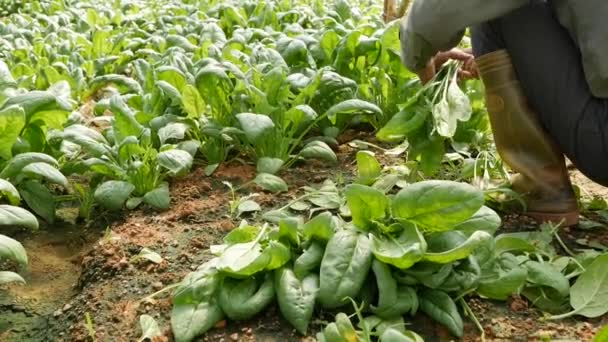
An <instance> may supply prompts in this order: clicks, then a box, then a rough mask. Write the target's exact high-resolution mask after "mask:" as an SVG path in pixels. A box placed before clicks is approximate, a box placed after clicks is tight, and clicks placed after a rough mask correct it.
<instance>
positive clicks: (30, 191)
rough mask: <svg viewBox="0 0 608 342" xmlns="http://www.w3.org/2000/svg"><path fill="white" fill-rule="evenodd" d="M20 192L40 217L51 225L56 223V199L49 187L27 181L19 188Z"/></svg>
mask: <svg viewBox="0 0 608 342" xmlns="http://www.w3.org/2000/svg"><path fill="white" fill-rule="evenodd" d="M44 165H47V164H44ZM19 191H20V193H21V196H22V197H23V200H24V201H25V203H27V205H28V207H30V208H31V209H32V210H33V211H34V212H35V213H36V214H37V215H38V216H40V217H42V218H43V219H44V220H45V221H47V222H49V223H54V222H55V197H54V196H53V194H51V192H50V191H49V189H48V188H47V187H45V186H44V185H42V184H40V183H39V182H38V181H27V182H24V183H22V184H21V185H20V186H19Z"/></svg>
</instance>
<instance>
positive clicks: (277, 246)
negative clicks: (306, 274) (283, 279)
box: [264, 240, 291, 271]
mask: <svg viewBox="0 0 608 342" xmlns="http://www.w3.org/2000/svg"><path fill="white" fill-rule="evenodd" d="M264 257H265V258H267V259H268V264H267V265H266V268H265V270H266V271H273V270H276V269H278V268H281V267H283V266H284V265H285V264H287V263H288V262H289V261H290V260H291V251H290V249H289V248H288V247H287V246H285V245H284V244H282V243H281V242H278V241H273V240H271V241H269V242H268V246H266V248H265V249H264Z"/></svg>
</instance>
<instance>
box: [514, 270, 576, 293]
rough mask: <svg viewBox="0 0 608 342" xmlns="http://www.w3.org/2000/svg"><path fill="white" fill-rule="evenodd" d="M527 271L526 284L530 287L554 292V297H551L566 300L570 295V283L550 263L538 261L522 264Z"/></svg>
mask: <svg viewBox="0 0 608 342" xmlns="http://www.w3.org/2000/svg"><path fill="white" fill-rule="evenodd" d="M524 266H525V267H526V268H527V269H528V283H529V284H530V285H532V286H543V287H545V288H546V291H548V290H554V292H555V296H553V295H552V293H550V294H549V295H550V296H551V297H560V298H566V297H567V296H568V294H569V293H570V283H569V282H568V279H566V277H565V276H564V275H563V274H562V273H561V272H560V271H559V270H558V269H557V268H555V267H554V266H553V265H551V264H550V263H540V262H538V261H528V262H526V263H525V264H524Z"/></svg>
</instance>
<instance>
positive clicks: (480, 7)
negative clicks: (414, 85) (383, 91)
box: [399, 0, 529, 71]
mask: <svg viewBox="0 0 608 342" xmlns="http://www.w3.org/2000/svg"><path fill="white" fill-rule="evenodd" d="M527 3H529V0H458V1H456V0H414V1H413V3H412V5H411V7H410V9H409V11H408V14H407V15H406V16H405V17H404V18H403V20H402V21H401V28H400V32H399V35H400V40H401V58H402V61H403V64H404V65H405V66H406V67H407V68H408V69H410V70H411V71H418V70H421V69H423V68H424V67H425V66H426V64H427V63H428V61H429V60H430V59H431V58H432V57H433V56H434V55H435V54H436V53H437V52H439V51H445V50H449V49H451V48H453V47H455V46H456V45H458V43H459V42H460V40H461V39H462V36H463V35H464V32H465V29H466V28H467V27H469V26H471V25H475V24H479V23H482V22H485V21H488V20H492V19H495V18H498V17H500V16H502V15H504V14H506V13H509V12H511V11H513V10H515V9H517V8H519V7H522V6H524V5H526V4H527Z"/></svg>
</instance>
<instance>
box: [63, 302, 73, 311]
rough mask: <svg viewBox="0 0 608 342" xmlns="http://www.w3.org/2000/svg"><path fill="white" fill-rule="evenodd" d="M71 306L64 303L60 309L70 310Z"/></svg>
mask: <svg viewBox="0 0 608 342" xmlns="http://www.w3.org/2000/svg"><path fill="white" fill-rule="evenodd" d="M71 308H72V305H71V304H66V305H64V306H63V309H62V310H63V311H68V310H70V309H71Z"/></svg>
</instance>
